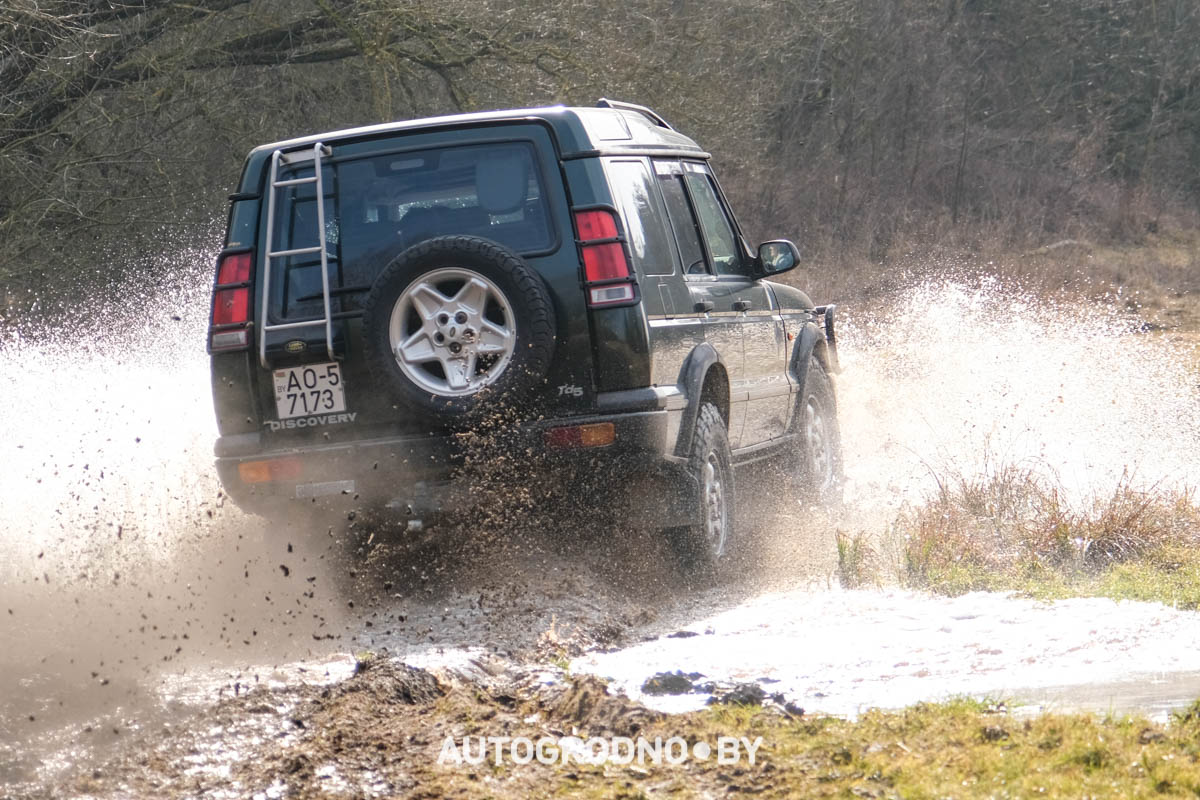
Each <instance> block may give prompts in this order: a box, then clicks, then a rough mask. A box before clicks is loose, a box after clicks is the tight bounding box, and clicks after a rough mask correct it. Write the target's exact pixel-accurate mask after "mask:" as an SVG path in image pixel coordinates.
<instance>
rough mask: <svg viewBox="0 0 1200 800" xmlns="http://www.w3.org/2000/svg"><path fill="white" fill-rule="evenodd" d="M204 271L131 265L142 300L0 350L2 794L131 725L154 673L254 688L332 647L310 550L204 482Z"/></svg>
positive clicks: (319, 558)
mask: <svg viewBox="0 0 1200 800" xmlns="http://www.w3.org/2000/svg"><path fill="white" fill-rule="evenodd" d="M212 263H213V254H212V253H211V252H206V251H186V250H185V251H183V252H180V253H179V254H178V255H177V256H176V257H175V258H174V259H172V260H170V261H167V262H162V263H154V264H147V265H145V270H144V274H145V275H148V276H162V277H159V278H158V279H156V280H157V282H156V284H152V285H150V286H147V283H146V282H145V281H143V282H140V284H139V285H138V286H136V287H133V288H132V290H122V288H121V287H114V288H113V290H112V291H111V292H109V294H111V295H112V296H115V297H118V298H122V299H120V300H114V301H96V302H95V303H93V304H91V305H89V306H86V307H80V308H78V309H76V310H74V311H68V312H66V313H64V314H60V315H57V316H56V319H55V322H54V323H53V324H45V323H42V324H36V323H35V324H21V325H17V326H15V327H14V328H12V329H9V330H5V331H3V333H2V334H0V335H2V336H3V337H4V338H3V341H0V397H2V398H4V401H5V408H6V415H7V417H8V421H7V424H6V432H5V435H4V436H3V437H2V439H0V465H2V466H0V474H3V486H2V487H0V642H3V647H2V648H0V787H2V786H3V785H4V784H5V783H6V782H7V781H11V780H18V779H21V778H22V777H24V776H25V773H26V772H27V771H28V770H29V769H31V768H32V766H33V765H32V764H31V763H30V762H31V760H33V758H34V754H35V753H38V752H42V751H45V750H50V751H53V750H55V749H56V747H57V746H58V745H64V744H69V745H70V748H69V749H68V751H67V754H64V755H65V757H67V758H73V756H71V755H69V754H70V753H71V752H76V753H77V754H78V753H80V752H84V751H87V750H88V749H89V748H94V747H97V748H100V749H101V750H103V748H104V747H105V746H106V745H107V744H111V743H112V742H116V741H119V740H120V738H121V736H122V735H123V734H127V733H128V730H127V727H129V726H135V725H144V724H147V722H146V720H145V719H144V717H142V718H140V720H139V721H138V722H136V723H135V722H134V717H135V712H137V711H140V710H144V709H145V708H147V707H151V708H155V707H157V704H156V703H154V702H147V698H146V697H144V696H143V695H144V694H146V693H148V692H149V693H153V692H154V691H155V686H156V683H157V680H158V678H159V675H160V674H161V673H163V672H164V671H170V672H172V673H174V674H176V675H178V674H179V673H180V672H183V673H185V674H186V672H187V671H188V670H189V669H192V668H203V669H206V670H211V669H212V668H213V667H216V668H218V669H224V670H225V671H226V672H228V673H229V675H230V677H231V680H232V679H233V678H234V677H235V676H238V675H242V677H241V680H242V682H243V683H253V682H254V681H255V680H256V677H255V673H256V672H262V669H261V668H260V669H258V670H253V669H247V667H249V666H250V665H268V668H269V665H270V664H272V663H278V662H279V661H281V660H286V659H289V658H291V659H295V658H300V657H305V656H311V655H313V654H314V653H322V652H325V651H327V650H329V649H332V648H333V647H334V645H335V642H336V641H337V639H336V638H335V637H340V635H341V633H342V629H341V627H340V625H339V619H340V614H339V603H338V601H337V593H336V592H335V591H333V590H332V588H331V584H332V580H331V579H330V577H329V574H328V570H326V569H325V564H324V563H323V558H324V555H325V551H324V550H322V549H321V548H320V547H316V548H314V547H312V546H310V545H311V542H312V539H313V537H312V535H311V532H307V533H306V532H304V531H292V530H281V529H279V528H271V527H270V526H269V525H268V524H267V523H266V522H265V521H263V520H260V519H257V518H254V517H250V516H246V515H243V514H241V513H240V512H238V511H237V510H236V509H235V508H233V507H232V506H231V505H230V504H227V502H226V500H225V497H224V495H223V494H222V493H221V491H220V487H219V484H218V482H217V480H216V476H215V473H214V470H213V468H212V444H213V440H214V438H215V435H216V432H215V423H214V421H213V412H212V403H211V395H210V390H209V386H208V375H207V356H206V354H205V351H204V341H205V335H206V316H207V313H208V308H209V298H208V293H209V286H210V285H211V275H210V270H211V265H212ZM153 280H155V279H152V281H153ZM243 673H245V674H244V675H243ZM65 723H70V724H69V725H68V727H67V728H66V729H63V728H62V726H63V724H65ZM47 736H50V737H54V736H66V737H67V738H68V739H69V740H71V741H70V742H58V743H57V745H56V744H55V742H44V741H39V740H40V739H41V738H43V737H47Z"/></svg>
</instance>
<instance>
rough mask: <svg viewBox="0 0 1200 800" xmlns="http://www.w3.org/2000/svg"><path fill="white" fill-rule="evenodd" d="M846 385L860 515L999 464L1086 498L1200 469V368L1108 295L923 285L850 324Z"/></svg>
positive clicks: (849, 458) (1192, 476) (984, 284)
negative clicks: (1077, 298) (1092, 298)
mask: <svg viewBox="0 0 1200 800" xmlns="http://www.w3.org/2000/svg"><path fill="white" fill-rule="evenodd" d="M842 331H843V332H842V337H841V353H842V363H843V365H844V366H845V372H844V373H843V374H842V375H841V376H840V382H839V385H838V396H839V402H840V404H841V405H840V413H841V418H842V432H843V437H844V446H845V453H846V471H847V474H848V477H849V481H850V485H849V487H848V492H847V499H848V500H849V501H850V502H851V503H852V504H853V505H855V506H858V507H860V508H861V509H862V510H864V511H868V510H871V509H875V510H880V511H891V510H895V509H896V508H898V507H899V505H900V504H902V503H904V502H919V501H920V500H921V498H922V497H923V496H924V494H925V493H927V492H928V491H930V490H931V489H933V488H936V480H937V479H938V478H939V477H940V478H946V477H954V476H959V475H961V476H977V475H981V474H986V473H988V472H989V471H993V470H995V469H996V468H998V467H1001V466H1019V467H1022V468H1026V469H1030V470H1032V471H1034V472H1036V473H1039V474H1042V475H1044V476H1045V477H1047V478H1048V479H1051V480H1053V481H1054V482H1056V483H1057V484H1059V485H1061V486H1062V487H1063V488H1064V489H1065V490H1066V495H1067V498H1068V499H1069V500H1071V501H1072V502H1078V503H1083V502H1086V501H1087V499H1088V498H1090V497H1092V496H1093V495H1096V494H1104V493H1107V492H1111V491H1112V490H1113V489H1114V488H1115V487H1116V485H1117V484H1118V482H1119V481H1120V480H1121V478H1122V476H1125V475H1128V476H1132V479H1133V482H1134V483H1135V485H1142V486H1159V487H1164V488H1165V487H1171V488H1174V487H1179V486H1194V485H1195V484H1196V482H1197V480H1198V479H1200V459H1197V457H1196V454H1197V453H1200V378H1198V376H1197V373H1196V371H1195V368H1194V366H1192V365H1193V364H1195V363H1196V360H1195V356H1194V355H1193V354H1191V353H1190V352H1189V349H1188V346H1186V345H1184V344H1180V343H1176V342H1173V341H1171V340H1169V339H1168V338H1166V337H1163V336H1161V335H1156V334H1147V333H1143V332H1141V326H1140V323H1139V322H1138V321H1137V320H1136V319H1133V318H1131V317H1130V316H1128V315H1125V314H1122V313H1120V312H1119V311H1117V310H1115V309H1113V308H1111V307H1109V306H1104V305H1099V304H1089V305H1085V304H1082V303H1079V302H1072V301H1067V300H1054V299H1044V298H1040V297H1037V296H1034V295H1032V294H1031V293H1028V292H1025V291H1022V290H1020V289H1019V288H1018V289H1014V288H1012V287H1008V286H1005V285H1003V284H1002V283H1001V282H1000V281H999V280H996V279H983V280H980V281H977V282H970V283H968V282H965V281H961V280H942V281H930V282H925V283H922V284H919V285H917V286H914V287H912V288H910V289H907V290H905V291H900V292H896V293H894V294H893V295H891V298H890V299H889V300H888V301H886V302H881V303H878V304H876V306H875V307H873V308H872V309H871V310H870V311H869V312H867V313H863V312H858V313H856V312H855V310H853V309H851V310H850V311H849V312H848V313H847V314H846V323H845V324H844V325H843V326H842Z"/></svg>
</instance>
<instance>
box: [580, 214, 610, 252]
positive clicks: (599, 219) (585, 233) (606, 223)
mask: <svg viewBox="0 0 1200 800" xmlns="http://www.w3.org/2000/svg"><path fill="white" fill-rule="evenodd" d="M575 226H576V227H577V228H579V240H580V241H581V242H584V243H585V244H586V243H587V242H594V241H596V240H597V239H615V238H617V221H616V220H615V219H613V215H612V212H610V211H604V210H602V209H593V210H590V211H576V212H575Z"/></svg>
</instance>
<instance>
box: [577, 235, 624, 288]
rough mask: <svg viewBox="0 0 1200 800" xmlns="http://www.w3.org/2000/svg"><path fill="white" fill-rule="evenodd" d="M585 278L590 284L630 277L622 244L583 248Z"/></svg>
mask: <svg viewBox="0 0 1200 800" xmlns="http://www.w3.org/2000/svg"><path fill="white" fill-rule="evenodd" d="M583 276H584V277H585V278H586V279H587V281H588V283H591V282H593V281H612V280H619V279H621V278H628V277H629V262H627V261H626V260H625V250H624V248H622V247H621V243H620V242H611V243H609V244H593V245H588V246H587V247H584V248H583Z"/></svg>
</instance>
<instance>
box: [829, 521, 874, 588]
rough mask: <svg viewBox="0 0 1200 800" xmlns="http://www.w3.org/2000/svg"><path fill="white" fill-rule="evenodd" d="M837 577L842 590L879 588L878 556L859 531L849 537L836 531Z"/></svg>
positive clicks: (864, 535)
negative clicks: (868, 587) (866, 587)
mask: <svg viewBox="0 0 1200 800" xmlns="http://www.w3.org/2000/svg"><path fill="white" fill-rule="evenodd" d="M834 538H835V539H836V541H837V555H838V565H837V576H838V583H839V584H841V586H842V588H843V589H861V588H863V587H864V586H879V585H880V579H879V556H878V554H876V552H875V548H873V547H872V546H871V543H870V542H869V541H868V540H867V536H866V534H865V533H862V532H861V531H860V532H858V533H855V534H854V535H850V534H847V533H844V532H842V531H838V532H837V533H836V534H835V535H834Z"/></svg>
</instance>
